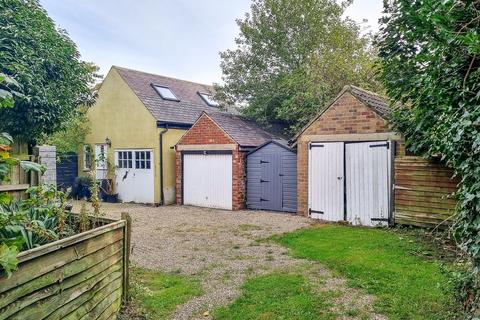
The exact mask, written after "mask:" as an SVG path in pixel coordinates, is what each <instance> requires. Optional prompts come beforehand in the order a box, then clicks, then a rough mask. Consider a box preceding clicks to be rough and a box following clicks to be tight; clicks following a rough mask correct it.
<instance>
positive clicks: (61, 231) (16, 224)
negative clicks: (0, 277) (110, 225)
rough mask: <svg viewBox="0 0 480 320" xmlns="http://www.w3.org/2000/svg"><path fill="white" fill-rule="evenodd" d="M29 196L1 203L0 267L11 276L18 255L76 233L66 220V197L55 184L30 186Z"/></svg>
mask: <svg viewBox="0 0 480 320" xmlns="http://www.w3.org/2000/svg"><path fill="white" fill-rule="evenodd" d="M27 193H28V194H29V199H27V200H13V201H11V202H10V203H8V204H2V205H0V246H1V248H2V249H1V250H0V267H1V268H0V270H1V269H3V270H4V271H5V272H6V273H7V275H10V274H11V272H12V271H13V270H15V268H16V266H17V259H16V256H17V254H18V253H19V252H20V251H22V250H28V249H33V248H35V247H37V246H40V245H42V244H45V243H48V242H51V241H55V240H58V239H60V238H64V237H66V236H69V235H72V234H74V230H73V228H72V227H69V225H67V224H66V223H65V219H66V217H65V214H64V211H65V199H66V196H65V195H64V194H62V193H57V191H56V190H55V187H54V186H50V187H46V186H40V187H31V188H30V189H28V190H27Z"/></svg>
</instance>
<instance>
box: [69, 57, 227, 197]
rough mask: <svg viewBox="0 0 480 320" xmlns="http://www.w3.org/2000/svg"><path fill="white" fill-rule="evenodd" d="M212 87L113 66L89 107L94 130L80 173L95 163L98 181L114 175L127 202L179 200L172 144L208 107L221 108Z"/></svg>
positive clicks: (117, 185) (82, 157)
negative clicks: (213, 96)
mask: <svg viewBox="0 0 480 320" xmlns="http://www.w3.org/2000/svg"><path fill="white" fill-rule="evenodd" d="M212 90H213V89H212V87H211V86H208V85H203V84H199V83H194V82H190V81H184V80H179V79H174V78H169V77H164V76H160V75H155V74H150V73H146V72H140V71H135V70H130V69H126V68H121V67H116V66H114V67H112V68H111V69H110V71H109V72H108V74H107V76H106V77H105V79H104V81H103V83H102V84H101V86H100V88H99V91H98V99H97V101H96V103H95V105H94V106H92V107H91V108H90V109H89V110H88V118H89V121H90V125H91V133H90V134H89V135H88V136H87V138H86V142H85V145H84V146H83V149H82V150H81V152H80V154H79V157H78V158H79V160H78V162H79V166H78V167H79V175H82V174H84V173H85V171H87V170H89V169H90V166H91V165H92V161H91V160H92V159H96V161H95V167H96V168H95V172H96V177H97V179H105V178H107V177H108V178H110V179H114V187H115V190H116V192H118V194H119V198H120V200H122V201H126V202H129V201H132V202H140V203H155V204H171V203H174V202H175V150H174V149H173V147H174V146H175V144H176V143H177V142H178V140H179V139H180V138H181V137H182V136H183V135H184V133H185V132H186V131H187V130H188V129H189V128H190V127H191V126H192V124H193V123H194V122H195V121H196V120H197V119H198V117H199V116H200V115H201V114H202V112H203V111H208V112H210V111H216V110H217V109H218V105H217V104H216V103H215V102H214V101H213V100H212V98H211V94H212Z"/></svg>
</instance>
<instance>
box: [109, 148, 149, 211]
mask: <svg viewBox="0 0 480 320" xmlns="http://www.w3.org/2000/svg"><path fill="white" fill-rule="evenodd" d="M154 163H155V162H154V161H153V151H152V150H151V149H150V150H149V149H122V150H120V149H116V150H115V176H116V187H117V192H118V197H119V198H120V200H122V201H123V202H137V203H154V201H155V197H154V172H153V170H154Z"/></svg>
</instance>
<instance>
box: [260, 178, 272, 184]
mask: <svg viewBox="0 0 480 320" xmlns="http://www.w3.org/2000/svg"><path fill="white" fill-rule="evenodd" d="M263 182H270V181H268V180H262V179H260V183H263Z"/></svg>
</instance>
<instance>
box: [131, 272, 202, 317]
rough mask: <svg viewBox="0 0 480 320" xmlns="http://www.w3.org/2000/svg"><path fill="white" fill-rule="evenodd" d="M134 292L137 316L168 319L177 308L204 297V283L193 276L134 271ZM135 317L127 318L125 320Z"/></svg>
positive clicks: (132, 289)
mask: <svg viewBox="0 0 480 320" xmlns="http://www.w3.org/2000/svg"><path fill="white" fill-rule="evenodd" d="M130 275H131V292H132V300H133V304H132V305H133V306H134V308H135V309H136V310H134V313H135V315H141V316H140V317H139V318H146V319H168V318H169V317H170V316H171V314H172V313H173V311H175V308H176V307H177V306H178V305H180V304H183V303H185V302H187V301H188V300H190V299H191V298H193V297H195V296H199V295H201V294H202V288H201V284H200V282H199V281H198V280H197V279H194V278H192V277H187V276H182V275H177V274H166V273H162V272H156V271H151V270H146V269H139V268H133V269H131V272H130ZM131 318H135V317H133V316H132V315H129V314H127V315H125V316H124V317H123V319H131Z"/></svg>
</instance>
